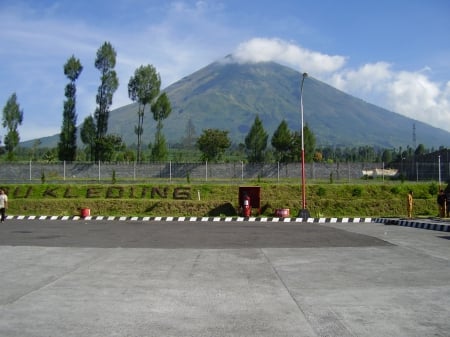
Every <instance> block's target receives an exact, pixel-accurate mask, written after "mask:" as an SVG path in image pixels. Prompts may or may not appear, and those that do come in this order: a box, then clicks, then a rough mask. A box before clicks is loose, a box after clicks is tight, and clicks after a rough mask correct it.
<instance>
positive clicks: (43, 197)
mask: <svg viewBox="0 0 450 337" xmlns="http://www.w3.org/2000/svg"><path fill="white" fill-rule="evenodd" d="M246 186H260V187H261V209H262V216H268V217H270V216H273V215H274V212H275V210H276V209H277V208H289V209H290V213H291V216H293V217H295V216H297V214H298V211H299V209H300V208H301V189H300V186H299V184H298V183H276V182H275V183H271V182H261V181H259V182H257V181H255V182H253V183H248V184H246ZM3 187H4V188H5V189H6V190H7V193H8V197H9V209H8V214H9V215H68V216H71V215H79V214H80V209H81V208H90V210H91V215H93V216H95V215H104V216H236V215H237V211H238V190H239V185H237V184H215V183H199V184H197V183H195V184H186V183H185V182H183V183H181V182H180V183H177V182H170V183H166V184H164V183H155V184H127V183H123V184H122V183H120V182H119V183H115V184H107V183H105V184H80V183H77V184H75V183H74V184H59V185H57V184H30V185H6V186H3ZM152 188H153V192H152ZM155 188H157V189H158V190H155ZM410 189H411V190H413V192H414V196H415V199H414V215H415V216H435V215H437V206H436V194H437V189H438V185H437V183H431V182H427V183H400V182H386V183H381V182H362V183H358V184H330V183H320V184H313V183H312V184H309V185H308V186H307V202H308V205H307V208H308V209H309V211H310V213H311V216H312V217H387V216H397V217H404V216H405V213H406V194H407V192H408V190H410ZM253 215H256V213H254V214H253Z"/></svg>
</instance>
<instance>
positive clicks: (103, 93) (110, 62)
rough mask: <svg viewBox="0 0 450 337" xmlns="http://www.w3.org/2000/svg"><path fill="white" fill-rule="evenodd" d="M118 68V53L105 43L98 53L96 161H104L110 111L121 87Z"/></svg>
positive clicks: (96, 61)
mask: <svg viewBox="0 0 450 337" xmlns="http://www.w3.org/2000/svg"><path fill="white" fill-rule="evenodd" d="M115 66H116V51H115V50H114V48H113V47H112V45H111V44H110V43H109V42H105V43H104V44H103V45H102V46H101V47H100V48H99V49H98V51H97V58H96V59H95V67H96V68H97V69H98V70H99V71H100V74H101V76H100V86H99V87H98V91H97V97H96V102H97V105H98V106H97V108H96V109H95V113H94V118H95V124H96V128H97V130H96V142H95V160H96V161H98V160H103V158H104V155H105V153H104V152H103V150H106V149H104V146H103V144H104V142H105V140H104V139H103V138H105V136H106V133H107V131H108V119H109V109H110V107H111V105H112V99H113V95H114V92H115V91H116V90H117V88H118V87H119V80H118V78H117V74H116V71H115V70H114V67H115Z"/></svg>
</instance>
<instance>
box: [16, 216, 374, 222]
mask: <svg viewBox="0 0 450 337" xmlns="http://www.w3.org/2000/svg"><path fill="white" fill-rule="evenodd" d="M7 219H11V220H12V219H16V220H67V221H69V220H108V221H175V222H185V221H187V222H189V221H192V222H194V221H197V222H207V221H212V222H220V221H222V222H231V221H237V222H240V221H242V222H306V223H348V222H354V223H360V222H373V219H372V218H308V219H306V220H305V221H304V220H303V219H302V218H279V217H271V218H265V217H248V218H246V217H184V216H180V217H171V216H166V217H164V216H148V217H137V216H136V217H134V216H100V215H99V216H86V217H81V216H79V215H75V216H50V215H39V216H38V215H8V216H7Z"/></svg>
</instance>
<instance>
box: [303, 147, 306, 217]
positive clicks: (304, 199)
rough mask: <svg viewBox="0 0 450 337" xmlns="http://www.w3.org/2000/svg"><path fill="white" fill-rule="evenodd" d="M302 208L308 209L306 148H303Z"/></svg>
mask: <svg viewBox="0 0 450 337" xmlns="http://www.w3.org/2000/svg"><path fill="white" fill-rule="evenodd" d="M302 209H306V176H305V149H302Z"/></svg>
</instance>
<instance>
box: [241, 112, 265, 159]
mask: <svg viewBox="0 0 450 337" xmlns="http://www.w3.org/2000/svg"><path fill="white" fill-rule="evenodd" d="M268 137H269V136H268V135H267V132H266V131H265V130H264V127H263V125H262V122H261V120H260V119H259V116H258V115H257V116H256V117H255V121H254V122H253V125H252V127H251V129H250V131H249V133H248V134H247V136H246V137H245V148H246V149H247V158H248V161H249V162H250V163H261V162H263V161H264V151H265V149H266V147H267V139H268Z"/></svg>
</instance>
